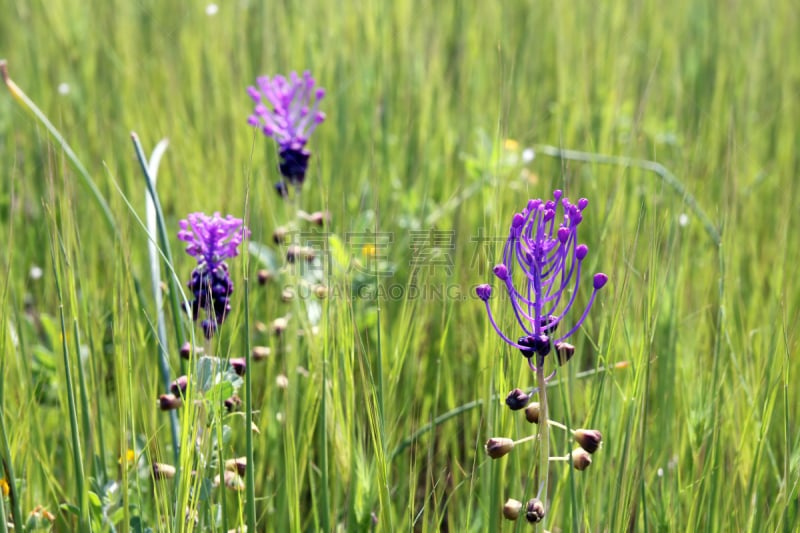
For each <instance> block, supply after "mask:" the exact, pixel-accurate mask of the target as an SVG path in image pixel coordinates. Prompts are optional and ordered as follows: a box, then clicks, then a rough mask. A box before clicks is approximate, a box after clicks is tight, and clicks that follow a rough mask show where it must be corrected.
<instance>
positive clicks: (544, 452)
mask: <svg viewBox="0 0 800 533" xmlns="http://www.w3.org/2000/svg"><path fill="white" fill-rule="evenodd" d="M536 363H537V364H536V384H537V385H538V386H539V487H540V491H541V493H542V494H541V496H540V497H539V499H540V500H542V505H543V506H544V509H545V512H546V511H547V488H548V479H547V477H548V473H549V471H550V462H549V460H550V424H549V420H548V418H547V383H546V382H545V379H544V356H541V355H540V356H538V361H537V362H536ZM546 519H547V515H546V514H545V518H544V520H546ZM544 520H543V521H542V525H544Z"/></svg>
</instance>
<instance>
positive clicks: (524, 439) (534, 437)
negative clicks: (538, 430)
mask: <svg viewBox="0 0 800 533" xmlns="http://www.w3.org/2000/svg"><path fill="white" fill-rule="evenodd" d="M538 438H539V435H530V436H528V437H525V438H523V439H519V440H515V441H514V446H517V445H518V444H522V443H523V442H528V441H529V440H533V439H538Z"/></svg>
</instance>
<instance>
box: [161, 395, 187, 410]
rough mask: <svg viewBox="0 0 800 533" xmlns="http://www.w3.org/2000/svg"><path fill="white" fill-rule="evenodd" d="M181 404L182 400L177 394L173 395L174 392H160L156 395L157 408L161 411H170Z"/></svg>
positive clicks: (178, 407)
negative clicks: (159, 394)
mask: <svg viewBox="0 0 800 533" xmlns="http://www.w3.org/2000/svg"><path fill="white" fill-rule="evenodd" d="M182 405H183V400H181V399H180V397H179V396H175V395H174V394H162V395H161V396H159V397H158V408H159V409H161V410H162V411H172V410H174V409H180V407H181V406H182Z"/></svg>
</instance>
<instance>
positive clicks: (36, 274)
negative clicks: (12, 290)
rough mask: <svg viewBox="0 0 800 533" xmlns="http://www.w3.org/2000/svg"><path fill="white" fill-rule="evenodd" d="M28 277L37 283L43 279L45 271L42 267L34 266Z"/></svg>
mask: <svg viewBox="0 0 800 533" xmlns="http://www.w3.org/2000/svg"><path fill="white" fill-rule="evenodd" d="M28 275H29V276H30V277H31V279H32V280H34V281H36V280H37V279H42V276H43V275H44V270H42V267H39V266H36V265H33V266H32V267H31V269H30V271H29V272H28Z"/></svg>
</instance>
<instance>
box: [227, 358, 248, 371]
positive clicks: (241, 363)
mask: <svg viewBox="0 0 800 533" xmlns="http://www.w3.org/2000/svg"><path fill="white" fill-rule="evenodd" d="M229 363H230V365H231V368H233V371H234V372H236V375H237V376H244V373H245V370H247V360H246V359H245V358H244V357H231V359H230V361H229Z"/></svg>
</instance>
